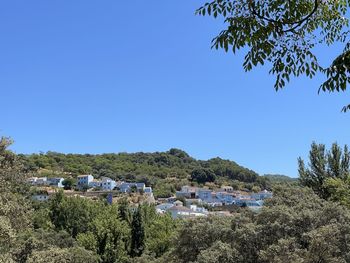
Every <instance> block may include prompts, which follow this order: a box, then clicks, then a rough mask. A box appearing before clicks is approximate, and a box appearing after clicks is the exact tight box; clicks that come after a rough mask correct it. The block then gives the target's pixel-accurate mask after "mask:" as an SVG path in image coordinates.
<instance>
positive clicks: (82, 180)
mask: <svg viewBox="0 0 350 263" xmlns="http://www.w3.org/2000/svg"><path fill="white" fill-rule="evenodd" d="M77 179H78V181H77V185H78V187H80V188H82V187H89V185H90V183H91V182H92V181H93V180H94V177H93V176H92V175H91V174H84V175H79V176H78V178H77Z"/></svg>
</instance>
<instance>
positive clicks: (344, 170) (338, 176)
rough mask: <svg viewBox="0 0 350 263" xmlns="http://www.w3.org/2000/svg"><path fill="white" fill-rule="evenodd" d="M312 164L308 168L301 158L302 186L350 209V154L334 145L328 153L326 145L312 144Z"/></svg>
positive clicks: (310, 156) (345, 148) (310, 154)
mask: <svg viewBox="0 0 350 263" xmlns="http://www.w3.org/2000/svg"><path fill="white" fill-rule="evenodd" d="M309 158H310V163H309V167H308V168H306V167H305V164H304V161H303V160H302V159H301V158H299V176H300V182H301V184H302V185H304V186H307V187H310V188H311V189H313V190H314V191H315V193H316V194H318V195H319V196H320V197H321V198H324V199H328V200H333V201H337V202H340V203H342V204H344V205H347V206H348V207H350V198H349V196H350V153H349V150H348V147H347V145H345V146H344V150H342V149H341V147H340V146H339V145H338V144H337V143H334V144H333V145H332V147H331V149H330V150H328V151H326V149H325V145H324V144H316V143H312V145H311V150H310V153H309Z"/></svg>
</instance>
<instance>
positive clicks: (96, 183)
mask: <svg viewBox="0 0 350 263" xmlns="http://www.w3.org/2000/svg"><path fill="white" fill-rule="evenodd" d="M101 184H102V181H101V180H96V179H94V180H92V181H91V182H90V183H89V186H90V187H91V188H98V187H101Z"/></svg>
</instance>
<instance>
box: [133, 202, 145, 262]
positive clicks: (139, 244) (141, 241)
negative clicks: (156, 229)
mask: <svg viewBox="0 0 350 263" xmlns="http://www.w3.org/2000/svg"><path fill="white" fill-rule="evenodd" d="M144 249H145V227H144V222H143V215H142V208H141V207H138V209H137V210H136V211H135V212H134V214H133V217H132V223H131V256H132V257H139V256H141V255H142V253H143V251H144Z"/></svg>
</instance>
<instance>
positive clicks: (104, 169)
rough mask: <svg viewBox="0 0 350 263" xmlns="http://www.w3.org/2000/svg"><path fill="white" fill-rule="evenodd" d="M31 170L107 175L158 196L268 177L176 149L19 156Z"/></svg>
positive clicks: (264, 183)
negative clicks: (145, 187)
mask: <svg viewBox="0 0 350 263" xmlns="http://www.w3.org/2000/svg"><path fill="white" fill-rule="evenodd" d="M19 157H20V158H21V160H22V161H23V163H24V164H25V167H26V168H27V169H28V170H30V171H35V172H40V173H41V174H43V175H46V176H57V175H58V174H59V175H60V176H63V177H73V178H75V177H76V176H77V175H79V174H93V175H94V176H95V177H97V178H98V177H102V176H107V177H110V178H112V179H115V180H127V181H139V182H144V183H146V184H147V185H150V186H153V187H154V188H155V194H156V195H157V196H168V195H169V194H170V193H173V192H174V191H175V189H178V188H179V187H181V186H182V185H184V184H189V183H194V184H205V183H212V184H214V185H215V184H216V185H220V184H228V185H232V186H233V187H234V188H236V189H242V188H246V189H249V190H251V189H252V188H253V187H254V186H256V188H260V189H262V188H268V187H269V180H268V179H266V178H264V177H260V176H259V175H258V174H257V173H256V172H254V171H252V170H250V169H247V168H245V167H242V166H240V165H238V164H237V163H235V162H233V161H229V160H223V159H221V158H218V157H217V158H213V159H210V160H207V161H201V160H196V159H194V158H193V157H191V156H189V155H188V154H187V153H186V152H184V151H182V150H179V149H170V150H169V151H167V152H155V153H143V152H139V153H108V154H100V155H92V154H62V153H56V152H47V153H45V154H43V153H42V154H31V155H19Z"/></svg>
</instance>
